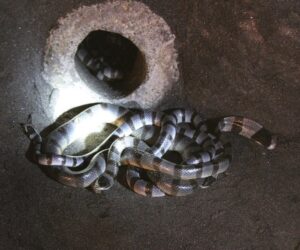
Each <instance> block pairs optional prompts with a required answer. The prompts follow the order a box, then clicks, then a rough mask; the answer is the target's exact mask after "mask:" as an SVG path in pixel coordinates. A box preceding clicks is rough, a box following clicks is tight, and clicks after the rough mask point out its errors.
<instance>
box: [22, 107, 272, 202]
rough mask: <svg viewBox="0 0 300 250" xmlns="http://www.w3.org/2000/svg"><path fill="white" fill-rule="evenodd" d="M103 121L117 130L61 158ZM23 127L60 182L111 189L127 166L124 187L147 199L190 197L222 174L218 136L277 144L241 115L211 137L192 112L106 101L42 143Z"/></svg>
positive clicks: (224, 147)
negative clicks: (175, 157)
mask: <svg viewBox="0 0 300 250" xmlns="http://www.w3.org/2000/svg"><path fill="white" fill-rule="evenodd" d="M103 123H110V124H113V125H115V126H116V127H117V128H116V129H115V130H114V131H113V132H112V133H111V134H110V135H109V136H108V137H107V138H106V139H105V140H104V141H103V142H102V143H101V144H100V145H98V146H97V147H96V148H95V149H93V150H92V151H90V152H89V153H87V154H85V155H81V156H72V155H65V154H64V150H65V149H66V148H67V147H68V146H69V145H70V144H71V143H73V142H74V141H75V140H77V139H78V138H79V137H80V136H82V133H84V132H85V133H86V134H88V133H89V132H90V131H94V130H97V128H98V127H99V126H100V125H101V124H103ZM24 129H25V132H26V134H27V136H28V137H29V138H30V140H31V141H32V144H33V146H34V161H35V162H36V163H37V164H39V165H42V166H45V168H47V169H48V170H49V172H50V174H51V176H52V177H53V178H54V179H55V180H57V181H59V182H60V183H63V184H65V185H68V186H73V187H84V188H85V187H91V189H92V190H93V191H95V192H97V193H98V192H101V191H104V190H108V189H110V188H111V187H112V186H113V184H114V180H115V178H116V176H117V174H118V170H119V166H121V165H126V166H128V167H127V170H126V180H127V183H128V186H129V187H130V188H131V189H132V190H133V191H134V192H136V193H138V194H141V195H144V196H151V197H160V196H164V195H166V194H167V195H174V196H183V195H187V194H190V193H192V192H193V191H194V190H195V189H196V188H197V187H198V186H201V187H202V188H205V187H207V186H209V185H210V184H211V183H212V182H213V181H214V180H215V179H216V178H217V176H218V175H219V174H221V173H223V172H225V171H226V170H227V169H228V167H229V166H230V162H231V156H230V153H229V152H228V149H229V145H228V144H224V143H223V142H222V141H221V140H220V139H219V137H220V132H236V133H238V134H240V135H242V136H244V137H246V138H249V139H251V140H254V141H256V142H257V143H259V144H262V145H263V146H265V147H267V148H268V149H273V148H274V147H275V145H276V137H275V136H274V135H273V134H271V133H270V132H269V131H268V130H266V129H265V128H264V127H263V126H261V125H260V124H258V123H257V122H255V121H253V120H251V119H247V118H244V117H240V116H230V117H225V118H222V119H220V120H219V121H218V126H217V131H215V132H214V133H212V132H210V131H209V128H208V124H207V121H205V120H204V119H203V118H202V117H201V116H200V115H199V114H197V113H196V112H194V111H190V110H187V109H174V110H168V111H165V112H154V111H148V110H138V111H136V110H135V111H133V110H130V109H126V108H124V107H121V106H117V105H113V104H107V103H98V104H95V105H93V106H91V107H89V108H87V109H86V110H84V111H83V112H81V113H79V114H78V115H77V116H75V117H74V118H73V119H71V120H70V121H68V122H66V123H64V124H63V125H61V126H60V127H58V128H57V129H55V130H53V131H52V132H51V133H49V134H48V136H47V137H46V138H43V139H42V137H41V136H40V134H39V133H38V132H37V131H36V130H35V129H34V127H33V126H32V124H31V123H30V122H29V123H27V124H25V125H24ZM150 141H151V142H150ZM168 151H177V152H178V153H179V154H180V155H181V158H182V162H181V163H180V164H177V163H173V162H171V161H168V160H166V159H165V158H164V156H165V155H166V153H167V152H168Z"/></svg>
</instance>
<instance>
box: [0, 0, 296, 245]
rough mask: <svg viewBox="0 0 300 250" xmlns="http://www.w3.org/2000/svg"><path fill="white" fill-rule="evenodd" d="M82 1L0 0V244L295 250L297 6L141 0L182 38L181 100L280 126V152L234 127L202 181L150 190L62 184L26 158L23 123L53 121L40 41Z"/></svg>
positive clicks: (283, 1)
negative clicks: (224, 163)
mask: <svg viewBox="0 0 300 250" xmlns="http://www.w3.org/2000/svg"><path fill="white" fill-rule="evenodd" d="M96 2H99V1H84V0H83V1H80V0H72V1H69V0H60V1H58V0H55V1H50V0H39V1H37V0H22V1H21V0H16V1H5V0H0V25H1V26H0V27H1V34H0V83H1V85H0V90H1V91H0V93H1V98H0V110H1V116H0V119H1V120H0V121H1V124H0V125H1V130H0V135H1V142H0V152H1V165H0V194H1V195H0V204H1V206H0V221H1V223H0V228H1V229H0V248H1V249H300V226H299V225H300V197H299V190H300V176H299V175H300V171H299V162H300V156H299V148H300V147H299V143H300V132H299V124H300V118H299V117H300V102H299V98H300V83H299V79H300V53H299V52H300V29H299V27H300V4H299V1H296V0H290V1H288V0H277V1H275V0H274V1H254V0H245V1H202V0H201V1H196V0H195V1H192V0H191V1H185V0H177V1H171V0H167V1H159V0H153V1H150V0H148V1H143V2H144V3H146V4H147V5H149V6H150V7H151V9H152V10H153V11H154V12H155V13H157V14H159V15H161V16H162V17H163V18H164V19H165V20H166V21H167V23H168V24H169V25H170V27H171V29H172V31H173V32H174V33H175V34H176V36H177V49H178V51H179V58H180V69H181V82H182V84H183V89H184V91H183V93H182V96H181V101H180V102H178V100H177V99H175V98H172V96H170V97H168V98H166V100H165V102H164V103H163V104H161V105H163V106H164V105H165V106H173V105H178V104H179V103H181V104H182V105H183V106H187V107H193V108H195V109H197V110H198V111H199V112H201V113H203V114H205V115H206V116H207V117H218V116H225V115H231V114H239V115H244V116H248V117H251V118H253V119H255V120H257V121H259V122H260V123H262V124H264V125H265V126H266V127H268V128H270V129H271V130H272V131H274V132H275V133H277V134H278V135H279V145H278V148H277V149H276V150H274V151H271V152H270V151H266V150H265V149H263V148H261V147H259V146H257V145H255V144H253V143H250V142H249V141H247V140H245V139H243V138H240V137H238V136H229V139H230V140H231V142H232V143H233V164H232V168H231V169H230V170H229V171H228V174H227V175H226V176H225V177H223V178H222V179H220V180H219V182H218V183H216V184H215V185H214V186H212V187H211V188H210V189H207V190H198V191H197V192H195V193H194V194H193V195H191V196H187V197H181V198H180V197H177V198H172V197H169V198H165V199H147V198H143V197H140V196H137V195H135V194H134V193H132V192H130V191H129V190H128V189H126V188H125V187H124V186H122V185H120V184H118V185H116V186H115V187H114V188H113V189H112V190H111V191H110V192H108V193H105V194H104V195H94V194H93V193H91V192H89V191H87V190H77V189H74V188H69V187H64V186H62V185H60V184H58V183H56V182H55V181H53V180H51V179H49V178H48V177H47V176H45V175H44V174H43V173H42V172H41V171H40V169H39V168H38V167H37V166H36V165H34V164H33V163H31V162H29V161H28V160H27V159H26V157H25V152H26V150H27V148H28V140H27V138H26V137H25V136H24V135H23V133H22V131H21V129H20V127H19V123H20V122H24V121H25V120H26V118H27V115H28V114H29V113H33V117H34V119H35V123H36V124H37V127H38V128H39V129H42V128H44V127H46V126H48V125H49V123H50V122H51V112H50V110H49V108H48V98H49V94H50V92H51V88H50V87H49V86H48V85H47V84H46V83H45V82H44V81H43V79H42V77H41V72H42V59H43V48H44V46H45V42H46V38H47V36H48V31H49V29H50V28H51V27H53V26H54V25H55V24H56V20H57V19H58V18H59V17H60V16H63V15H65V14H66V13H67V12H69V11H71V10H72V9H73V8H76V7H78V6H80V5H82V4H92V3H96Z"/></svg>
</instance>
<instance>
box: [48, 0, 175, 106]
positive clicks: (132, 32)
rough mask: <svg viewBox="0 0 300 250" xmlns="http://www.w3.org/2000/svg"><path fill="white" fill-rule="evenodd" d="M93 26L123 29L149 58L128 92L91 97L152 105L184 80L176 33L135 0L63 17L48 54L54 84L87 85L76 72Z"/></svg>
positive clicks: (83, 9) (88, 8) (52, 35)
mask: <svg viewBox="0 0 300 250" xmlns="http://www.w3.org/2000/svg"><path fill="white" fill-rule="evenodd" d="M94 30H104V31H109V32H114V33H118V34H120V35H122V36H123V37H125V38H127V39H129V40H130V41H132V42H133V43H134V44H135V45H136V46H137V47H138V48H139V50H140V51H141V52H142V53H143V55H144V57H145V61H146V66H147V73H146V77H145V79H144V81H143V82H142V83H141V85H140V86H139V87H138V88H137V89H136V90H135V91H133V92H132V93H131V94H129V95H128V96H126V97H121V98H115V99H112V98H110V97H109V96H107V95H105V93H96V92H94V91H91V93H90V99H91V101H90V102H111V103H116V104H121V103H129V102H136V103H138V104H139V106H140V107H141V108H152V107H156V106H157V105H158V104H159V103H160V102H161V101H162V100H163V98H164V97H165V96H166V95H167V94H168V93H170V91H171V90H173V89H174V86H175V85H176V83H177V82H178V79H179V69H178V61H177V57H178V53H177V50H176V49H175V35H174V34H173V33H172V32H171V29H170V27H169V26H168V24H167V23H166V22H165V20H164V19H163V18H162V17H160V16H158V15H156V14H155V13H153V12H152V11H151V10H150V8H149V7H148V6H146V5H145V4H143V3H141V2H135V1H130V2H127V1H112V2H106V3H100V4H95V5H91V6H81V7H80V8H78V9H76V10H73V11H72V12H71V13H69V14H67V15H66V16H65V17H62V18H60V19H59V20H58V25H57V26H56V28H54V29H52V30H51V31H50V35H49V37H48V39H47V45H46V49H45V57H44V71H43V77H44V79H45V80H46V81H47V82H48V83H49V84H50V85H51V86H52V87H53V88H57V89H60V88H62V87H64V86H66V85H68V86H71V87H74V88H78V89H85V88H87V87H86V83H85V82H84V81H83V80H82V79H81V78H80V76H79V75H78V72H77V71H76V67H75V62H74V56H75V53H76V51H77V47H78V45H79V43H80V42H81V41H82V40H83V39H84V38H85V37H86V36H87V35H88V34H89V33H90V32H91V31H94ZM81 104H82V103H80V102H78V105H81Z"/></svg>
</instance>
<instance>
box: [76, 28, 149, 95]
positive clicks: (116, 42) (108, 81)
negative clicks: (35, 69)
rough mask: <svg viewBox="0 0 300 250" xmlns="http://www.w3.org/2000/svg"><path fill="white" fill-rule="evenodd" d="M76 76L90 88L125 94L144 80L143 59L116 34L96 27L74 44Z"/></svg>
mask: <svg viewBox="0 0 300 250" xmlns="http://www.w3.org/2000/svg"><path fill="white" fill-rule="evenodd" d="M75 63H76V69H77V72H78V73H79V75H80V77H81V78H82V79H84V80H85V82H87V84H88V86H89V87H90V88H92V89H93V90H99V89H100V88H101V90H102V92H103V90H104V92H107V94H113V95H114V96H113V97H117V96H126V95H128V94H130V93H131V92H132V91H134V90H135V89H136V88H137V87H139V85H140V84H141V83H142V82H143V81H144V79H145V75H146V69H145V68H146V63H145V59H144V56H143V55H142V52H141V51H140V50H139V49H138V47H137V46H136V45H135V44H134V43H133V42H131V41H130V40H129V39H127V38H125V37H123V36H122V35H120V34H117V33H113V32H108V31H103V30H96V31H92V32H90V33H89V34H88V36H87V37H85V39H84V40H83V41H82V42H81V43H80V44H79V45H78V48H77V52H76V56H75Z"/></svg>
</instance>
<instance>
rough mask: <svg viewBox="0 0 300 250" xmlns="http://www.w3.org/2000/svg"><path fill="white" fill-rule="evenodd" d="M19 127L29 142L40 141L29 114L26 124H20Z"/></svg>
mask: <svg viewBox="0 0 300 250" xmlns="http://www.w3.org/2000/svg"><path fill="white" fill-rule="evenodd" d="M20 125H21V128H22V129H23V131H24V133H25V134H26V135H27V137H28V138H29V139H30V140H31V141H33V140H37V141H41V140H42V138H41V136H40V134H39V132H38V131H37V130H36V129H35V128H34V126H33V125H32V116H31V114H30V115H29V116H28V118H27V122H26V123H20Z"/></svg>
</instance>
